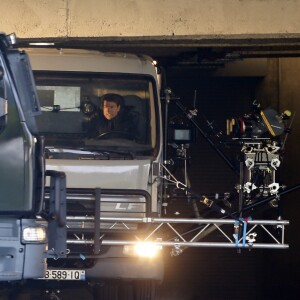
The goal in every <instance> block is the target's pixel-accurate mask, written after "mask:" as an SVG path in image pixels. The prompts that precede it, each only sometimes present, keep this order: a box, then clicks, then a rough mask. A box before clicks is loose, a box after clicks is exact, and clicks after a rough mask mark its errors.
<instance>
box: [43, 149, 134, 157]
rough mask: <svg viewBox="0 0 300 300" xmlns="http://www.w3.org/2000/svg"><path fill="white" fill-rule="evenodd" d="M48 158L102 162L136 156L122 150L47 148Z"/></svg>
mask: <svg viewBox="0 0 300 300" xmlns="http://www.w3.org/2000/svg"><path fill="white" fill-rule="evenodd" d="M46 154H47V158H49V159H51V158H54V159H55V158H57V159H82V160H89V159H91V160H101V159H106V160H110V159H116V158H118V159H134V158H135V155H134V153H133V152H131V151H120V150H98V149H97V150H95V149H82V150H77V149H68V148H46Z"/></svg>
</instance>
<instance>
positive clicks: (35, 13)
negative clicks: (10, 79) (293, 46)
mask: <svg viewBox="0 0 300 300" xmlns="http://www.w3.org/2000/svg"><path fill="white" fill-rule="evenodd" d="M0 11H1V18H0V31H4V32H6V33H10V32H16V34H17V36H18V37H20V38H36V37H105V36H118V37H120V36H174V35H175V36H177V35H228V34H278V33H280V34H293V33H300V18H299V15H300V0H209V1H208V0H151V1H150V0H1V1H0Z"/></svg>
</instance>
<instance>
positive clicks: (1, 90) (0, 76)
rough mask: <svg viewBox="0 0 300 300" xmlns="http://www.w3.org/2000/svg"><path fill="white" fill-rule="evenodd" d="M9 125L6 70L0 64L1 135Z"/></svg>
mask: <svg viewBox="0 0 300 300" xmlns="http://www.w3.org/2000/svg"><path fill="white" fill-rule="evenodd" d="M6 123H7V97H6V92H5V83H4V69H3V67H2V65H1V62H0V134H1V133H2V131H3V130H4V129H5V127H6Z"/></svg>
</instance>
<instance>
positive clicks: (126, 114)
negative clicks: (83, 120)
mask: <svg viewBox="0 0 300 300" xmlns="http://www.w3.org/2000/svg"><path fill="white" fill-rule="evenodd" d="M102 99H103V102H102V105H101V107H102V110H100V112H99V114H98V115H97V116H96V117H95V118H94V120H93V127H94V130H95V131H96V135H97V137H99V138H101V137H103V138H104V137H105V136H106V137H107V138H109V137H110V136H111V137H116V138H128V139H138V138H139V134H138V118H139V116H138V114H137V113H136V112H133V111H131V110H130V109H129V108H127V107H125V102H124V98H123V97H122V96H121V95H118V94H106V95H104V96H103V97H102Z"/></svg>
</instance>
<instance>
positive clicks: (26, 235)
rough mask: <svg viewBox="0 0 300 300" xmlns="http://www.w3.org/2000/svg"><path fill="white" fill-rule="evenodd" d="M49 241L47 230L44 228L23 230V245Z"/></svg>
mask: <svg viewBox="0 0 300 300" xmlns="http://www.w3.org/2000/svg"><path fill="white" fill-rule="evenodd" d="M46 240H47V235H46V228H45V227H42V226H37V227H26V228H24V229H23V234H22V242H23V243H45V242H46Z"/></svg>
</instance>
